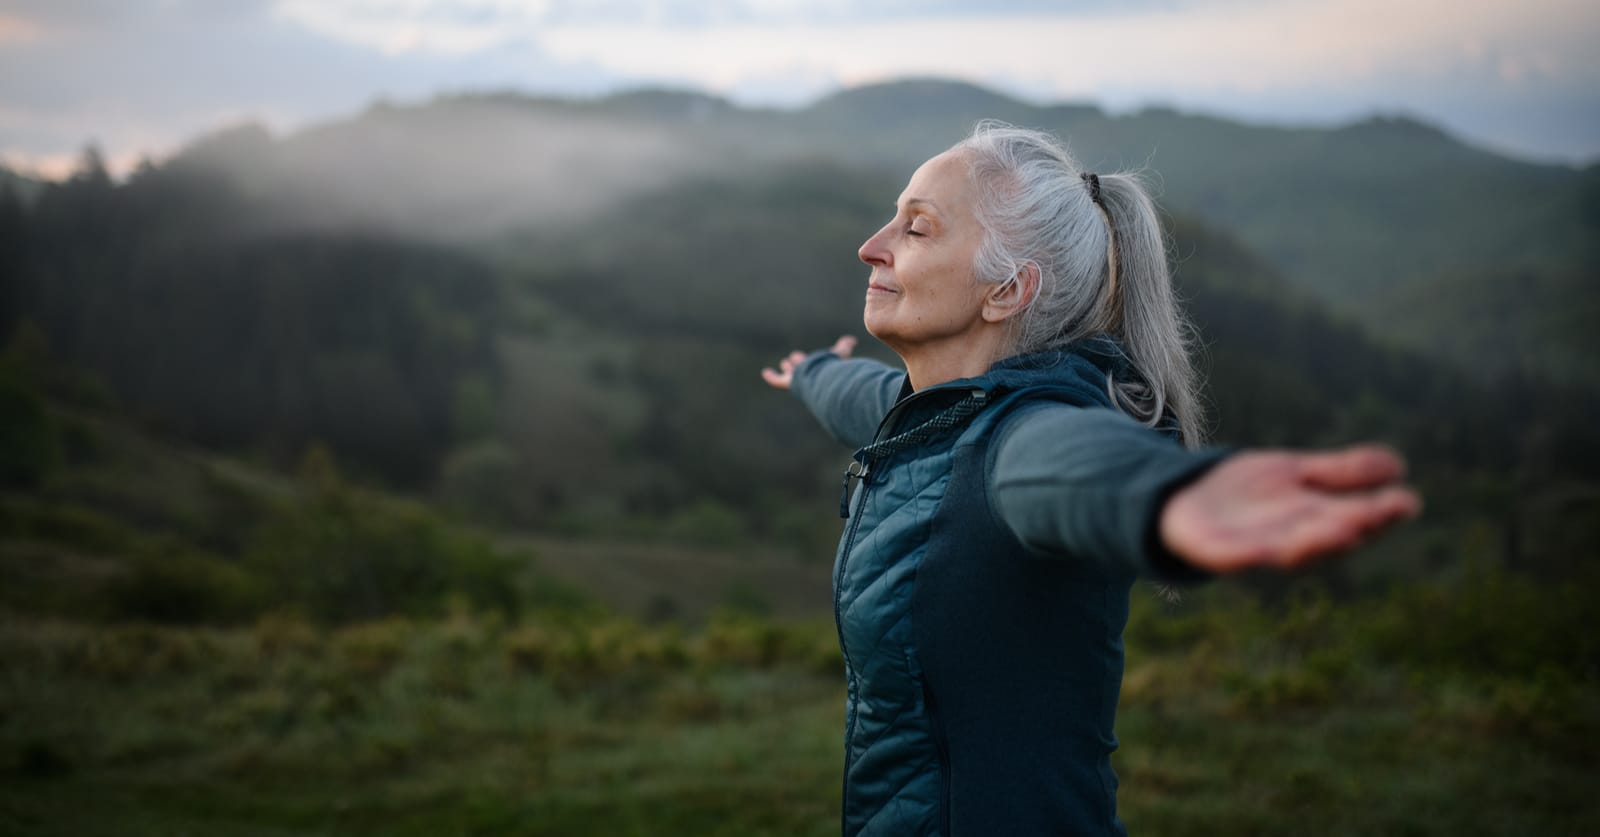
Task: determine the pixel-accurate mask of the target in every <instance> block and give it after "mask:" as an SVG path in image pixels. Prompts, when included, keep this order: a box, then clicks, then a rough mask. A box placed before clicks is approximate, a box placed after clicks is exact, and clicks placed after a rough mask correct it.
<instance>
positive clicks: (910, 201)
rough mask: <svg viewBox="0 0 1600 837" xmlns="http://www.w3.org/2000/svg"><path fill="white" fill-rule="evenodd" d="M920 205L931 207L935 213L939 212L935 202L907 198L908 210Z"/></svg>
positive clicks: (925, 199)
mask: <svg viewBox="0 0 1600 837" xmlns="http://www.w3.org/2000/svg"><path fill="white" fill-rule="evenodd" d="M919 203H920V204H922V205H923V206H927V207H931V208H932V209H933V211H934V212H938V211H939V206H938V205H937V204H935V203H934V202H933V201H930V200H928V199H927V198H906V208H908V209H909V208H911V207H913V206H916V205H917V204H919ZM897 208H898V207H897Z"/></svg>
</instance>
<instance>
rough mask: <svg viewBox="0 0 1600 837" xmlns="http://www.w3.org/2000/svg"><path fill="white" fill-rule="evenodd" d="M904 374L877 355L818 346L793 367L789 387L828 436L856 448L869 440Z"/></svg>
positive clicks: (875, 431) (897, 396)
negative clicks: (874, 357)
mask: <svg viewBox="0 0 1600 837" xmlns="http://www.w3.org/2000/svg"><path fill="white" fill-rule="evenodd" d="M905 379H906V373H904V372H902V371H900V370H898V369H893V368H891V367H889V366H887V365H885V364H883V363H879V362H878V361H875V360H866V359H861V358H852V359H846V358H841V357H839V356H838V355H836V354H834V353H833V352H828V351H822V352H814V353H812V354H811V356H809V357H807V358H806V359H805V360H804V361H803V362H802V363H801V364H800V365H799V366H798V367H796V368H795V370H794V382H793V383H792V384H791V385H790V390H791V391H792V392H793V393H794V394H795V395H797V396H799V397H800V401H801V403H803V404H805V405H806V409H808V410H810V411H811V414H812V415H814V416H816V417H817V421H818V422H820V423H821V424H822V428H823V429H824V430H826V431H828V434H829V435H830V436H832V437H833V438H834V439H835V440H837V441H838V442H839V443H840V444H843V445H845V446H846V447H849V448H859V447H864V446H866V445H869V444H871V443H872V437H873V436H874V435H876V434H877V432H878V424H879V422H881V421H883V417H884V416H885V415H887V414H888V413H889V408H890V407H893V406H894V402H895V401H896V400H898V399H899V397H900V390H901V387H902V385H903V384H904V383H905Z"/></svg>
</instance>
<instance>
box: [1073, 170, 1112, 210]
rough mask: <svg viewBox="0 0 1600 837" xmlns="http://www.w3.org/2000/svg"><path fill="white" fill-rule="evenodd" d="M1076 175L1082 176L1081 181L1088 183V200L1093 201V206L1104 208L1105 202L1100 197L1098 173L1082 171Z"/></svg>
mask: <svg viewBox="0 0 1600 837" xmlns="http://www.w3.org/2000/svg"><path fill="white" fill-rule="evenodd" d="M1078 176H1079V177H1081V178H1083V182H1085V183H1087V184H1089V200H1092V201H1094V203H1095V206H1098V207H1100V208H1101V209H1105V208H1106V203H1105V201H1103V200H1101V199H1100V175H1098V174H1090V173H1088V172H1083V173H1081V174H1079V175H1078Z"/></svg>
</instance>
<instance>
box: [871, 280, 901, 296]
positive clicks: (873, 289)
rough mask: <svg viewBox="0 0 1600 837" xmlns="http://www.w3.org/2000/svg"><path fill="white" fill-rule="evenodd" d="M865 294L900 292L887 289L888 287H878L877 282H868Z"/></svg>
mask: <svg viewBox="0 0 1600 837" xmlns="http://www.w3.org/2000/svg"><path fill="white" fill-rule="evenodd" d="M867 293H869V294H897V293H900V292H899V291H897V290H895V289H894V288H891V287H889V286H888V285H880V284H878V283H877V282H869V283H868V284H867Z"/></svg>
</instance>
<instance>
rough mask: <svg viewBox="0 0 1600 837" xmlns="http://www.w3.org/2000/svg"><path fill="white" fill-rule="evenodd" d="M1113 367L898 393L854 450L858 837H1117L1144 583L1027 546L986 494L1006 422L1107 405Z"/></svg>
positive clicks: (847, 631)
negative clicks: (1119, 714)
mask: <svg viewBox="0 0 1600 837" xmlns="http://www.w3.org/2000/svg"><path fill="white" fill-rule="evenodd" d="M1102 362H1103V359H1098V358H1097V357H1096V356H1094V355H1088V356H1085V355H1082V354H1052V355H1049V356H1031V357H1024V358H1018V359H1013V360H1011V361H1007V362H1002V363H1001V364H998V365H997V366H996V367H995V368H993V369H991V370H990V371H989V372H988V373H986V374H985V375H983V376H981V377H977V378H971V379H964V380H960V381H954V382H951V383H949V384H945V385H941V386H939V387H934V388H929V389H926V390H923V391H920V392H917V393H914V394H909V395H905V396H904V397H902V398H901V399H900V400H899V401H898V402H897V403H895V405H894V407H893V408H892V409H891V410H890V411H889V414H888V415H887V416H886V417H885V418H884V419H883V422H882V423H881V424H880V426H879V428H878V432H877V436H876V438H875V440H874V443H873V444H872V445H868V446H867V447H865V448H862V449H861V450H859V451H857V452H856V454H855V456H854V458H853V460H852V463H851V473H852V476H855V477H857V479H855V483H856V485H855V491H854V495H853V496H852V497H851V498H850V499H849V505H848V515H849V517H848V520H847V521H846V524H845V530H844V535H843V537H842V538H841V541H840V546H839V551H838V554H837V556H836V558H835V565H834V610H835V617H836V619H837V622H838V628H839V642H840V645H841V647H842V649H843V651H844V658H845V667H846V678H847V694H848V705H847V721H846V753H845V779H844V809H843V831H844V833H845V834H846V835H862V837H878V836H879V835H882V837H890V835H892V837H908V835H943V837H968V836H969V835H1033V834H1121V833H1124V832H1123V828H1122V825H1121V823H1120V822H1119V821H1118V820H1117V817H1116V801H1115V800H1116V777H1115V774H1114V773H1113V772H1112V770H1111V766H1110V754H1111V752H1112V751H1113V750H1114V749H1115V748H1116V746H1117V742H1116V738H1115V736H1114V735H1113V732H1112V725H1113V720H1114V716H1115V710H1116V703H1117V695H1118V690H1119V687H1120V683H1121V679H1122V665H1123V662H1122V661H1123V653H1122V639H1121V637H1122V629H1123V626H1124V624H1125V623H1126V620H1127V611H1128V591H1129V587H1130V585H1131V583H1132V580H1133V577H1134V576H1133V574H1132V572H1124V571H1123V570H1120V569H1118V568H1116V567H1108V565H1106V564H1104V563H1102V562H1096V561H1087V560H1072V558H1071V557H1070V556H1059V555H1056V556H1041V555H1037V554H1033V553H1031V552H1029V551H1028V550H1027V549H1026V548H1024V547H1023V545H1022V544H1021V543H1020V542H1018V540H1017V539H1016V537H1015V536H1014V535H1013V534H1012V533H1011V531H1010V529H1009V528H1008V527H1007V526H1006V525H1005V524H1004V523H1003V522H1002V521H1001V520H999V519H998V517H997V516H996V514H995V512H994V510H993V507H992V504H991V503H990V490H989V485H988V480H989V477H990V471H991V467H990V466H991V459H990V455H991V442H992V441H993V440H994V438H995V437H996V431H997V429H998V428H999V427H1001V426H1002V423H1003V422H1005V421H1006V420H1008V419H1009V418H1012V417H1015V416H1017V415H1020V414H1021V413H1022V412H1024V411H1026V410H1028V409H1029V408H1030V406H1038V405H1042V404H1046V403H1049V402H1066V403H1068V404H1072V405H1077V406H1083V407H1107V406H1109V399H1108V397H1107V395H1106V392H1105V380H1106V378H1105V373H1106V369H1105V368H1103V366H1102V365H1101V363H1102ZM850 482H851V480H850V479H847V480H846V487H847V490H848V487H849V485H850Z"/></svg>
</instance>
